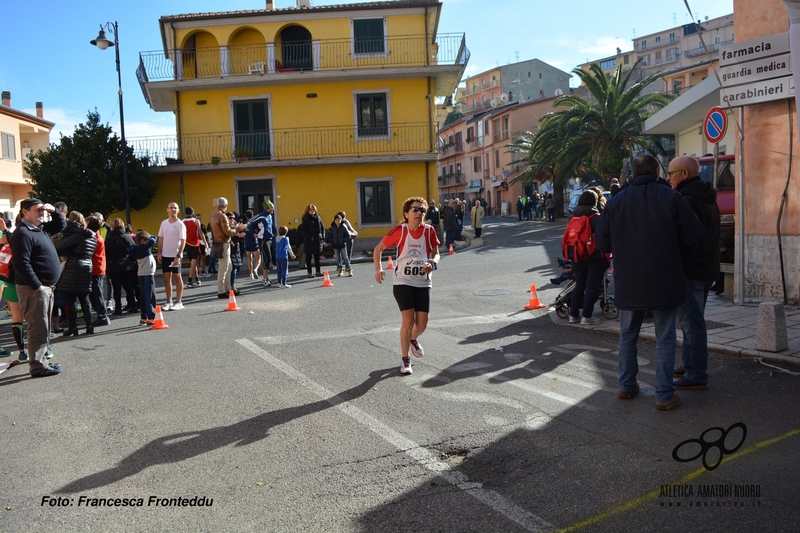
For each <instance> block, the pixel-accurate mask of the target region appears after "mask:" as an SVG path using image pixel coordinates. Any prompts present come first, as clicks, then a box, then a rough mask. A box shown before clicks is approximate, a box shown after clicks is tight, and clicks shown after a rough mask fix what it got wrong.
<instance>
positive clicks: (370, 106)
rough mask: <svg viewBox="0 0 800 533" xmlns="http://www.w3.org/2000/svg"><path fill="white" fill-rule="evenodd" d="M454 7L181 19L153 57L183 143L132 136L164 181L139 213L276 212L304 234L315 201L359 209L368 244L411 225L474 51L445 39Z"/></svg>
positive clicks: (418, 2) (147, 80)
mask: <svg viewBox="0 0 800 533" xmlns="http://www.w3.org/2000/svg"><path fill="white" fill-rule="evenodd" d="M441 7H442V4H441V3H440V2H437V1H434V0H394V1H384V2H370V3H366V4H350V5H335V6H320V7H311V6H309V5H308V2H303V1H302V0H300V1H298V6H297V8H286V9H270V4H268V9H265V10H248V11H235V12H220V13H204V14H191V15H173V16H165V17H162V18H161V19H160V21H159V24H160V27H161V37H162V42H163V44H164V47H163V50H159V51H157V52H143V53H141V54H140V56H141V61H140V67H139V70H138V71H137V75H138V77H139V81H140V83H141V85H142V89H143V91H144V94H145V98H146V99H147V101H148V103H149V104H150V106H151V107H152V108H153V109H154V110H156V111H171V112H173V113H175V116H176V126H177V133H178V134H177V138H160V139H153V138H149V139H132V140H131V141H130V144H132V145H133V146H134V149H135V151H136V153H137V155H148V156H149V157H150V158H151V165H153V166H152V167H151V170H152V173H153V178H154V181H155V182H156V183H159V184H160V190H159V193H158V196H157V198H156V200H155V201H154V203H153V204H152V205H151V207H150V208H149V209H148V210H146V211H143V212H141V213H135V214H134V217H135V219H136V224H135V225H138V226H139V227H154V226H157V224H158V222H159V221H160V220H161V219H162V218H163V214H164V211H163V207H164V206H165V205H167V203H168V202H170V201H177V202H179V204H181V205H183V206H186V205H191V206H192V207H194V208H195V210H196V211H199V212H201V213H202V212H203V211H207V210H209V209H212V205H213V204H212V202H213V201H214V199H215V198H217V197H219V196H225V197H226V198H228V200H229V202H230V209H231V210H236V211H239V212H243V211H244V210H246V209H255V210H259V209H260V206H261V204H262V203H263V201H264V200H266V199H270V200H272V202H273V203H274V204H275V206H276V207H275V213H276V216H277V220H278V223H279V224H280V225H286V226H288V227H289V228H290V229H291V228H292V227H296V226H297V225H298V223H299V221H300V219H301V217H302V214H303V209H304V207H305V206H306V205H307V204H309V203H314V204H315V205H316V206H317V208H318V210H319V212H320V213H321V216H322V217H323V218H324V220H323V221H324V222H325V223H326V224H327V223H328V222H329V220H328V219H331V220H332V218H333V215H334V214H335V213H336V212H338V211H340V210H345V211H347V213H348V219H350V220H351V222H352V223H354V224H355V225H357V229H358V231H359V232H361V233H362V235H364V236H379V235H383V234H385V232H386V229H387V228H388V227H391V226H392V225H393V224H395V223H396V222H397V221H398V220H401V219H402V210H401V207H402V202H403V200H404V199H405V198H407V197H409V196H425V197H429V196H430V195H431V194H435V191H436V186H437V181H436V160H437V155H438V154H437V149H436V124H435V118H434V112H433V107H434V106H433V102H434V99H435V98H436V97H437V96H438V97H446V96H450V95H452V93H453V91H454V90H455V88H456V86H457V84H458V82H459V80H460V78H461V75H462V73H463V70H464V68H465V66H466V63H467V61H468V58H469V51H468V50H467V48H466V44H465V38H464V35H463V34H457V35H440V34H438V22H439V16H440V10H441Z"/></svg>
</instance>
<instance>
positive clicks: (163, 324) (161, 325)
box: [150, 305, 169, 329]
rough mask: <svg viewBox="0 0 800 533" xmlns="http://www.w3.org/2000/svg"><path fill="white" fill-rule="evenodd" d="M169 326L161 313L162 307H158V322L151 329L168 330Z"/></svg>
mask: <svg viewBox="0 0 800 533" xmlns="http://www.w3.org/2000/svg"><path fill="white" fill-rule="evenodd" d="M167 328H169V326H168V325H167V324H166V322H164V314H163V313H162V312H161V306H160V305H157V306H156V320H155V322H153V325H152V326H150V329H167Z"/></svg>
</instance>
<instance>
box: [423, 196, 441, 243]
mask: <svg viewBox="0 0 800 533" xmlns="http://www.w3.org/2000/svg"><path fill="white" fill-rule="evenodd" d="M425 220H426V221H427V223H428V224H430V225H431V226H433V229H435V230H436V236H437V237H439V241H440V242H441V241H442V227H441V225H440V224H439V222H441V220H442V217H441V212H440V211H439V208H437V207H436V200H434V199H433V198H431V201H430V203H429V204H428V215H427V216H426V217H425Z"/></svg>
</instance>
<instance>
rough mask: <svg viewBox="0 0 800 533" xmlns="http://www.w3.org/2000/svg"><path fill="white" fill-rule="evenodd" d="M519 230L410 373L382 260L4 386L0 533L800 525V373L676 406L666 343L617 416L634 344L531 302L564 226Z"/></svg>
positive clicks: (732, 381) (448, 310)
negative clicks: (533, 307) (666, 383)
mask: <svg viewBox="0 0 800 533" xmlns="http://www.w3.org/2000/svg"><path fill="white" fill-rule="evenodd" d="M506 220H507V221H501V220H500V219H487V220H486V226H485V227H484V236H485V243H484V245H482V246H479V247H472V248H470V249H467V250H464V251H462V252H460V253H458V254H456V255H454V256H444V257H443V259H442V262H441V265H440V268H439V269H438V271H437V272H436V273H435V275H434V289H433V300H434V301H433V305H432V313H431V323H430V325H429V328H428V331H427V332H426V333H425V334H424V335H423V336H422V337H421V339H420V342H421V343H422V344H423V346H424V348H425V356H424V357H423V358H421V359H416V360H414V361H413V363H414V373H413V374H412V375H411V376H401V375H400V374H399V373H398V367H399V357H400V354H399V353H398V352H399V348H398V344H399V342H398V326H399V318H400V316H399V312H398V311H397V308H396V304H395V302H394V299H393V297H392V291H391V286H390V285H388V284H386V285H383V286H380V285H378V284H376V283H375V282H374V280H373V277H372V275H373V268H372V265H371V264H360V265H355V267H354V268H355V277H353V278H337V277H333V278H332V280H333V283H334V286H333V287H332V288H322V287H320V285H321V280H320V279H314V280H305V279H304V278H302V276H303V272H295V271H293V272H291V273H290V282H291V283H293V285H294V287H293V288H291V289H283V290H281V289H263V288H262V287H261V286H260V284H257V283H256V282H249V281H247V280H242V282H241V283H240V284H239V285H240V286H241V288H242V289H244V291H243V294H242V295H241V296H240V297H239V298H238V303H239V305H240V306H241V307H242V308H243V310H242V311H238V312H234V313H226V312H223V309H224V308H225V307H226V302H225V301H223V300H218V299H217V298H216V290H215V286H214V284H213V283H206V284H205V285H204V286H203V287H202V288H199V289H191V290H187V292H186V296H185V297H184V303H185V304H186V308H185V309H184V310H182V311H175V312H168V313H165V318H166V321H167V324H168V325H169V326H170V327H169V329H167V330H162V331H149V330H145V329H142V328H140V327H139V326H137V325H136V323H137V322H138V320H137V318H136V317H123V318H122V319H121V320H115V321H114V323H113V324H112V326H110V327H105V328H98V332H99V334H97V335H95V336H91V337H79V338H77V339H74V338H72V339H70V340H66V339H65V340H63V341H62V340H61V339H58V340H56V341H55V342H54V346H53V348H54V351H55V352H56V358H55V359H54V361H58V362H61V363H62V365H63V372H62V373H61V375H59V376H56V377H49V378H42V379H30V378H28V375H27V367H26V366H25V365H21V366H16V367H13V368H11V369H9V370H8V371H6V372H5V373H3V374H1V375H0V398H2V400H3V410H2V414H0V425H2V428H3V429H2V433H0V439H1V440H0V444H2V449H3V450H4V452H5V455H4V458H3V461H2V463H0V465H1V466H0V503H1V504H2V505H3V507H2V509H1V510H0V511H2V512H0V531H14V532H15V531H36V532H65V531H276V532H284V531H304V532H305V531H320V532H339V531H342V532H395V531H396V532H408V531H426V532H427V531H447V532H463V531H480V532H485V531H498V532H508V531H558V530H569V531H608V532H617V531H623V530H631V531H675V530H679V529H680V530H686V529H689V530H692V531H724V532H726V533H730V532H737V531H756V530H758V531H797V523H798V519H800V509H799V508H798V507H799V504H798V500H797V491H798V489H799V488H800V461H798V450H799V449H800V445H799V444H800V422H798V421H800V413H799V412H798V411H800V407H799V406H800V382H799V381H798V380H800V377H798V376H794V375H789V374H785V373H781V372H778V371H773V369H770V368H767V367H765V366H761V365H759V364H758V363H754V362H751V361H745V360H739V359H733V358H730V357H727V356H716V355H714V356H712V357H711V361H710V368H711V377H710V389H709V390H708V391H705V392H692V391H687V392H683V393H681V395H682V397H683V400H684V401H683V404H682V405H681V406H680V407H678V408H676V409H674V410H672V411H669V412H658V411H656V410H655V399H654V397H653V388H652V387H653V383H654V373H653V345H651V344H649V343H644V342H643V343H640V354H639V355H640V359H641V370H640V375H639V379H640V384H641V386H642V393H641V395H640V396H639V397H637V398H635V399H633V400H627V401H623V400H618V399H617V396H616V390H617V380H616V373H617V365H616V340H617V339H616V337H615V336H612V335H608V334H604V333H601V332H594V331H589V330H586V329H581V328H580V327H577V326H569V325H567V324H566V323H565V321H563V320H560V319H558V318H557V317H555V314H554V313H548V312H547V311H548V310H547V309H542V310H538V311H526V310H524V309H523V306H524V305H525V304H526V303H527V302H528V289H529V286H530V285H531V284H532V283H535V284H536V285H537V287H539V291H538V295H539V297H540V298H541V300H542V301H543V302H545V303H551V302H552V301H553V299H554V298H555V296H556V294H557V293H558V288H556V287H553V286H551V285H549V283H548V281H547V279H548V278H550V277H552V276H553V275H554V274H555V273H556V272H555V271H554V269H553V266H552V260H551V258H552V256H553V255H555V254H557V253H558V249H559V243H560V236H561V232H562V231H563V224H560V223H557V224H547V223H542V222H527V223H517V222H512V221H511V219H506ZM291 278H294V280H293V281H292V280H291ZM160 295H162V296H163V293H160ZM0 341H2V343H3V345H4V346H6V347H9V346H10V345H12V344H13V342H12V341H11V340H10V325H9V324H8V323H5V324H3V325H0ZM737 423H742V425H744V427H745V428H746V435H744V431H743V430H742V426H737V427H734V428H733V429H731V430H730V431H729V432H728V433H727V434H726V436H725V438H724V439H723V441H722V443H721V445H722V446H723V447H725V448H726V449H728V450H733V449H734V448H736V446H737V445H738V444H739V443H740V442H741V447H740V448H738V450H737V452H735V453H733V454H727V455H724V456H722V462H721V464H720V465H719V466H718V467H717V468H716V469H713V470H707V469H705V468H704V467H703V464H702V459H701V458H698V459H695V460H693V461H690V462H678V461H676V460H675V459H674V458H673V450H674V449H675V448H676V446H678V445H679V444H680V443H682V442H683V441H685V440H688V439H698V438H699V437H700V436H701V434H702V433H703V432H704V431H706V430H707V429H709V428H712V427H720V428H723V429H728V428H729V427H731V426H732V425H734V424H737ZM721 436H722V432H721V431H711V432H709V433H707V434H706V436H705V440H706V441H708V442H713V441H716V440H718V439H720V437H721ZM707 447H708V448H709V449H708V453H707V455H706V460H707V463H709V464H711V465H713V463H715V462H716V461H717V459H718V458H719V457H720V455H719V449H720V448H719V447H716V446H712V445H709V446H707ZM699 452H700V449H699V445H698V444H689V445H687V447H684V448H682V450H681V454H682V455H681V456H682V457H684V458H686V457H689V456H691V455H698V454H699ZM740 493H742V494H744V495H739V494H740ZM182 498H185V499H186V500H185V501H181V499H182ZM193 498H197V499H195V500H193ZM104 499H105V500H104ZM115 499H120V500H119V501H115ZM124 499H127V500H124ZM170 500H172V501H170ZM126 501H127V503H129V504H132V505H128V506H122V505H121V504H123V503H125V502H126ZM198 501H199V502H200V503H205V505H202V506H198V505H197V503H198ZM109 502H110V503H111V504H112V505H108V503H109ZM103 503H105V504H106V505H102V504H103ZM140 503H141V506H139V504H140Z"/></svg>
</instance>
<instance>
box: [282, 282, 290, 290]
mask: <svg viewBox="0 0 800 533" xmlns="http://www.w3.org/2000/svg"><path fill="white" fill-rule="evenodd" d="M281 287H283V288H284V289H291V288H292V286H291V285H288V284H286V283H284V284H283V285H281Z"/></svg>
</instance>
